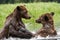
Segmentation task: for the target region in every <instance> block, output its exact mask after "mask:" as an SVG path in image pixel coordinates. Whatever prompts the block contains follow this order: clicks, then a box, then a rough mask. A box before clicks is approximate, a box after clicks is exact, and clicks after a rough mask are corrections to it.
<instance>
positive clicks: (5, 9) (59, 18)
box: [0, 2, 60, 30]
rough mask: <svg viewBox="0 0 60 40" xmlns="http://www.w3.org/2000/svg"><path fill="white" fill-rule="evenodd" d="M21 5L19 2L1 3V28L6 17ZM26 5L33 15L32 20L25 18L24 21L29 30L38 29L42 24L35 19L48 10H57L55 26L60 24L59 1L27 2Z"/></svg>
mask: <svg viewBox="0 0 60 40" xmlns="http://www.w3.org/2000/svg"><path fill="white" fill-rule="evenodd" d="M17 5H20V4H19V3H17V4H0V28H2V27H3V25H4V22H5V18H6V16H8V15H9V14H10V13H11V12H13V10H14V8H15V7H16V6H17ZM26 7H27V9H28V11H29V14H30V15H31V17H32V18H31V19H30V20H25V19H23V21H24V23H25V24H27V25H28V26H27V28H28V29H29V30H37V29H39V28H40V27H41V26H42V25H41V24H37V23H35V20H36V19H37V18H38V17H39V16H40V15H42V14H44V13H46V12H55V15H54V23H55V27H59V26H60V4H58V3H50V2H49V3H42V2H40V3H27V4H26Z"/></svg>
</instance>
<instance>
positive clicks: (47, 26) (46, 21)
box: [36, 12, 57, 37]
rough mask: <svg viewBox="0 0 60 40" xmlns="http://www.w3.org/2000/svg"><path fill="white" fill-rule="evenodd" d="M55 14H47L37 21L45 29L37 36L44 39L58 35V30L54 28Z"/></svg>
mask: <svg viewBox="0 0 60 40" xmlns="http://www.w3.org/2000/svg"><path fill="white" fill-rule="evenodd" d="M53 15H54V12H51V13H45V14H43V15H41V16H40V17H39V19H37V20H36V22H37V23H41V24H42V25H43V27H42V28H41V29H40V30H39V31H38V32H37V35H40V36H42V37H46V36H48V35H49V36H55V35H57V33H56V30H55V28H54V21H53Z"/></svg>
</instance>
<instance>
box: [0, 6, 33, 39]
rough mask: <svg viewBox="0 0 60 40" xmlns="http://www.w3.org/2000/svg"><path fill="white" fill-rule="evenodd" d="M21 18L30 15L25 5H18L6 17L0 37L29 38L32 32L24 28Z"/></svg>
mask: <svg viewBox="0 0 60 40" xmlns="http://www.w3.org/2000/svg"><path fill="white" fill-rule="evenodd" d="M22 18H25V19H30V18H31V17H30V16H29V15H28V10H27V9H26V8H25V6H23V5H20V6H17V7H16V8H15V9H14V11H13V12H12V13H11V14H10V15H8V16H7V17H6V21H5V25H4V29H3V30H2V32H1V33H0V39H3V38H8V37H19V38H24V39H29V38H31V37H33V34H32V33H31V32H30V31H28V30H27V29H26V27H25V25H24V23H23V21H22Z"/></svg>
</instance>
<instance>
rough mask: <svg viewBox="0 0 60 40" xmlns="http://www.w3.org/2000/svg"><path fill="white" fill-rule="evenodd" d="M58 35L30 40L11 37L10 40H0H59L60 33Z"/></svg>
mask: <svg viewBox="0 0 60 40" xmlns="http://www.w3.org/2000/svg"><path fill="white" fill-rule="evenodd" d="M32 33H35V32H32ZM57 33H58V35H57V36H55V37H49V36H47V37H40V36H36V37H34V38H31V39H20V38H12V37H10V38H8V39H5V38H4V39H1V40H56V39H57V40H60V32H57Z"/></svg>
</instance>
